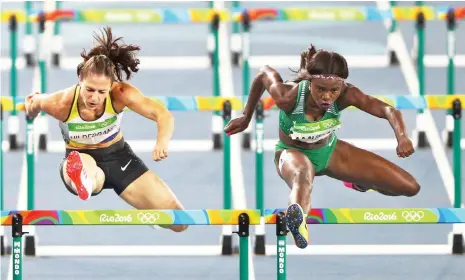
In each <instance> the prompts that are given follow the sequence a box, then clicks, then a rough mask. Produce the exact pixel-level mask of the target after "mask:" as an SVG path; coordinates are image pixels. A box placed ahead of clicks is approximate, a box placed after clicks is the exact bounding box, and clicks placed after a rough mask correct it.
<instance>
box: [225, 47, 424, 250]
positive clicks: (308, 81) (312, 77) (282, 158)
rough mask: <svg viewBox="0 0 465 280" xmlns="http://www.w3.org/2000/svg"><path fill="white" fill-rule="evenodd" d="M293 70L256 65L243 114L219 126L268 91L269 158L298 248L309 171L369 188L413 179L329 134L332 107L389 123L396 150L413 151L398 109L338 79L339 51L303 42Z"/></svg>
mask: <svg viewBox="0 0 465 280" xmlns="http://www.w3.org/2000/svg"><path fill="white" fill-rule="evenodd" d="M296 73H297V77H296V79H295V80H293V81H291V82H283V80H282V78H281V76H280V74H279V73H278V72H277V71H276V70H274V69H273V68H271V67H269V66H264V67H262V68H261V69H260V71H259V72H258V74H257V76H256V77H255V79H254V81H253V83H252V86H251V89H250V95H249V99H248V101H247V105H246V107H245V110H244V113H243V115H242V116H240V117H238V118H236V119H233V120H231V121H230V123H229V124H228V125H227V126H226V127H225V129H224V130H225V132H226V133H227V134H228V135H232V134H236V133H239V132H241V131H243V130H245V129H246V128H247V126H248V125H249V123H250V120H251V119H252V115H253V112H254V109H255V107H256V105H257V103H258V101H259V100H260V97H261V96H262V94H263V92H264V91H265V90H266V91H268V92H269V93H270V95H271V97H272V98H273V100H274V102H275V103H276V105H277V107H278V108H279V109H280V115H279V128H280V129H279V141H278V143H277V144H276V152H275V158H274V161H275V164H276V170H277V172H278V174H279V176H280V177H281V178H282V179H283V180H284V181H285V182H286V184H287V185H288V186H289V187H290V188H291V193H290V196H289V207H288V208H287V213H286V217H287V223H288V224H287V226H288V228H289V231H290V232H291V233H292V235H293V237H294V240H295V242H296V245H297V247H299V248H305V247H306V246H307V244H308V241H309V239H308V230H307V226H306V219H305V218H306V213H308V211H309V210H310V193H311V191H312V183H313V179H314V176H321V175H326V176H330V177H332V178H335V179H338V180H342V181H345V182H350V183H345V184H346V185H347V184H348V185H349V186H350V187H352V188H353V189H355V190H357V191H361V192H365V191H367V190H370V189H372V190H376V191H378V192H380V193H382V194H385V195H389V196H399V195H403V196H414V195H416V194H417V193H418V192H419V190H420V185H419V184H418V183H417V181H416V180H415V178H413V176H412V175H410V174H409V173H408V172H406V171H405V170H403V169H402V168H400V167H398V166H397V165H395V164H393V163H392V162H390V161H387V160H386V159H384V158H382V157H380V156H378V155H376V154H374V153H372V152H369V151H365V150H363V149H360V148H357V147H355V146H353V145H351V144H349V143H347V142H345V141H342V140H338V139H337V137H336V134H335V131H336V130H337V129H338V128H339V127H340V126H341V122H340V120H339V118H340V112H341V111H342V110H344V109H345V108H347V107H349V106H354V107H357V108H359V109H360V110H362V111H365V112H367V113H369V114H371V115H373V116H375V117H378V118H383V119H386V120H387V121H388V122H389V124H390V125H391V127H392V129H393V130H394V133H395V136H396V138H397V141H398V146H397V154H398V156H399V157H402V158H404V157H408V156H410V155H411V154H413V152H414V148H413V145H412V142H411V141H410V139H409V138H408V135H407V131H406V127H405V124H404V121H403V119H402V115H401V112H400V111H398V110H396V109H395V108H393V107H392V106H390V105H388V104H386V103H384V102H382V101H380V100H378V99H376V98H373V97H371V96H369V95H367V94H365V93H363V92H362V91H361V90H360V89H358V88H357V87H355V86H353V85H351V84H348V83H346V82H345V79H347V77H348V76H349V69H348V67H347V62H346V60H345V58H344V57H343V56H341V55H339V54H337V53H334V52H328V51H325V50H318V51H317V50H316V49H315V48H314V46H311V47H310V48H309V49H307V50H305V51H304V52H302V53H301V62H300V69H299V70H298V71H297V72H296Z"/></svg>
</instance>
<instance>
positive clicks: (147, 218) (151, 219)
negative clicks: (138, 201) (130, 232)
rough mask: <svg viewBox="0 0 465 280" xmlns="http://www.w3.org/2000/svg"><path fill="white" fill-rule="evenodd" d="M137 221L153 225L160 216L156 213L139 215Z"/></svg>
mask: <svg viewBox="0 0 465 280" xmlns="http://www.w3.org/2000/svg"><path fill="white" fill-rule="evenodd" d="M137 219H139V221H140V222H141V223H143V224H153V223H155V222H156V221H158V219H160V215H159V214H158V213H139V214H137Z"/></svg>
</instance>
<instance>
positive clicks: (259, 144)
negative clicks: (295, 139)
mask: <svg viewBox="0 0 465 280" xmlns="http://www.w3.org/2000/svg"><path fill="white" fill-rule="evenodd" d="M263 112H264V111H263V101H262V100H260V101H259V103H258V104H257V108H256V109H255V143H256V145H255V205H256V208H257V209H259V210H260V214H261V217H260V225H257V226H255V250H254V251H255V254H257V255H266V246H265V243H266V242H265V218H264V217H263V215H264V210H265V209H264V201H263V200H264V199H263V198H264V189H265V188H264V180H265V179H264V178H265V176H264V166H263V154H264V147H263V144H264V143H263V140H264V138H265V135H264V125H263V120H264V119H265V115H264V113H263Z"/></svg>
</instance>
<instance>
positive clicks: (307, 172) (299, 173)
mask: <svg viewBox="0 0 465 280" xmlns="http://www.w3.org/2000/svg"><path fill="white" fill-rule="evenodd" d="M312 173H313V170H312V168H310V167H301V168H298V169H296V170H295V171H294V183H297V184H299V185H300V186H308V187H309V188H311V186H312V181H313V175H312Z"/></svg>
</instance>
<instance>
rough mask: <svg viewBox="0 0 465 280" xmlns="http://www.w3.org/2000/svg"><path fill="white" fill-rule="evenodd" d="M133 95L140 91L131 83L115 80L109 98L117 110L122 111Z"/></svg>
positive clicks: (139, 93)
mask: <svg viewBox="0 0 465 280" xmlns="http://www.w3.org/2000/svg"><path fill="white" fill-rule="evenodd" d="M135 95H141V92H140V91H139V90H138V89H137V88H136V87H135V86H134V85H132V84H130V83H127V82H115V83H113V86H112V87H111V90H110V98H111V102H112V103H113V107H114V108H115V109H116V111H117V112H120V111H122V110H123V109H124V108H125V107H126V106H127V105H128V103H130V100H132V99H133V98H134V97H135Z"/></svg>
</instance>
